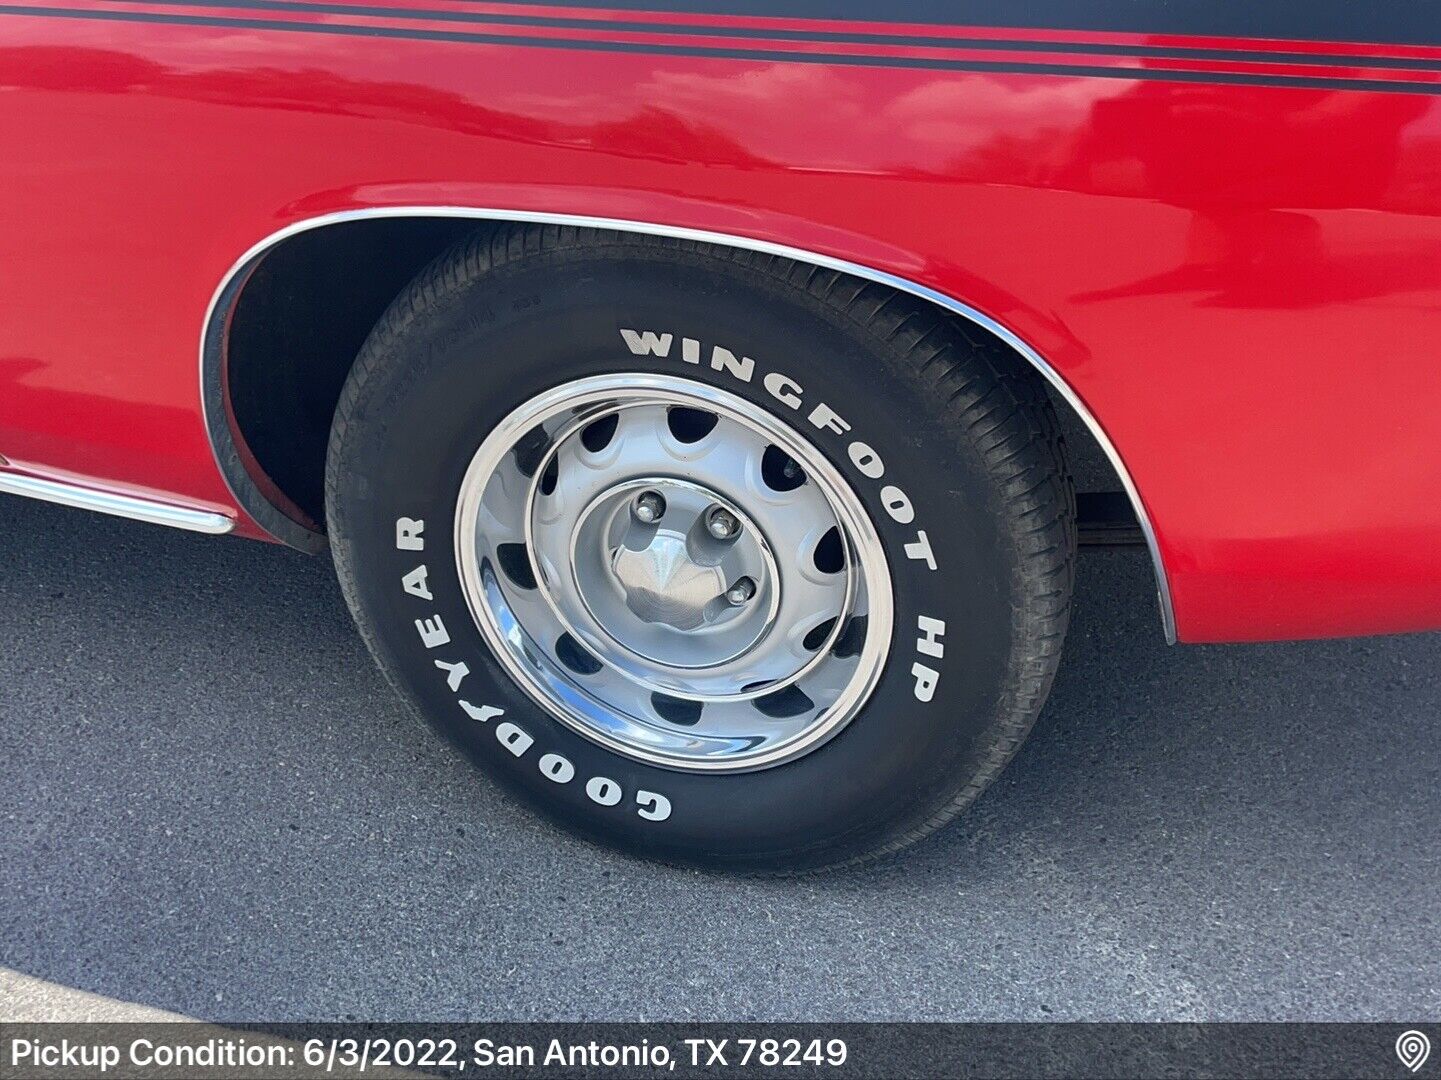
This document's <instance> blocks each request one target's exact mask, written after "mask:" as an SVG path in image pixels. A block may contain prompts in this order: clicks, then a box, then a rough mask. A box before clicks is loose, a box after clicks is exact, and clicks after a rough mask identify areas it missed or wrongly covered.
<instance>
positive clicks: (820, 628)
mask: <svg viewBox="0 0 1441 1080" xmlns="http://www.w3.org/2000/svg"><path fill="white" fill-rule="evenodd" d="M835 625H836V620H835V619H827V620H826V621H825V622H822V623H817V624H816V625H815V626H813V627H811V630H810V632H809V633H808V634H806V636H805V637H804V638H802V639H801V644H802V645H803V646H804V647H805V648H807V649H809V650H810V651H811V652H815V651H816V650H817V649H819V648H820V647H821V646H822V645H824V644H825V643H826V638H828V637H830V636H831V631H832V630H833V629H834V628H835Z"/></svg>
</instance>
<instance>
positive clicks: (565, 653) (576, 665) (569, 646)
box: [555, 633, 600, 675]
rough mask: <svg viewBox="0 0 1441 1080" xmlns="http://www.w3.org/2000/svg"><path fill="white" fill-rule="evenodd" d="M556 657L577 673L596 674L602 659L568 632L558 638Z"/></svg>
mask: <svg viewBox="0 0 1441 1080" xmlns="http://www.w3.org/2000/svg"><path fill="white" fill-rule="evenodd" d="M555 658H556V659H557V660H559V661H560V662H561V663H562V664H564V665H565V666H566V667H568V668H570V670H571V671H573V672H575V673H576V674H577V675H594V674H595V673H596V672H597V671H599V670H600V661H599V660H597V659H596V658H595V657H594V656H591V654H590V653H589V652H587V651H586V649H585V646H583V645H582V644H581V643H580V642H578V641H576V640H575V638H574V637H572V636H571V635H570V634H568V633H565V634H561V635H560V637H559V638H557V639H556V643H555Z"/></svg>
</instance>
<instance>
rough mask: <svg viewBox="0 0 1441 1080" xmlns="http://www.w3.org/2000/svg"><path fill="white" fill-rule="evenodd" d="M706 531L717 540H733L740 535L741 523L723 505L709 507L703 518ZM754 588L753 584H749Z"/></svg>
mask: <svg viewBox="0 0 1441 1080" xmlns="http://www.w3.org/2000/svg"><path fill="white" fill-rule="evenodd" d="M705 527H706V531H707V532H709V533H710V534H711V535H712V536H714V537H715V538H716V539H717V540H734V539H735V538H736V537H737V536H739V535H740V531H741V523H740V522H739V521H738V520H736V516H735V515H734V514H732V513H731V512H730V511H729V510H727V509H726V508H725V507H724V506H714V507H711V511H710V513H709V514H707V515H706V519H705ZM751 588H752V589H754V588H755V586H754V585H752V586H751Z"/></svg>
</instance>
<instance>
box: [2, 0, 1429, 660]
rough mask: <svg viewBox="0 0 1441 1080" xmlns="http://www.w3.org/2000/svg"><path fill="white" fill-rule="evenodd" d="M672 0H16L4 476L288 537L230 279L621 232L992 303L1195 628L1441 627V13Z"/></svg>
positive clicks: (971, 308)
mask: <svg viewBox="0 0 1441 1080" xmlns="http://www.w3.org/2000/svg"><path fill="white" fill-rule="evenodd" d="M654 6H655V7H665V6H667V5H664V4H656V5H654ZM669 6H670V7H672V8H675V7H684V8H688V9H690V10H688V11H675V10H671V11H668V12H659V11H656V10H635V9H624V10H619V9H612V8H596V7H559V6H540V5H535V4H516V3H478V2H472V0H387V4H386V6H384V7H377V6H372V5H361V4H355V3H349V2H347V0H332V2H330V3H289V2H265V0H249V2H245V3H234V4H228V5H227V4H223V3H214V2H210V0H187V2H182V0H173V2H168V3H130V2H119V0H52V2H50V3H48V4H46V5H45V6H43V7H42V6H36V5H35V4H17V3H14V2H12V0H0V455H3V459H4V461H5V465H4V467H3V468H4V473H3V475H5V476H9V477H11V478H12V479H13V478H28V479H31V480H38V481H40V482H41V486H40V487H39V488H34V489H32V491H31V493H35V491H37V490H43V485H44V482H50V483H52V484H53V485H55V488H54V490H57V491H58V490H62V489H63V490H71V489H81V490H89V491H93V492H97V493H102V494H107V495H113V496H118V497H120V498H121V499H122V501H123V499H124V498H126V497H128V498H131V499H134V500H137V501H138V502H139V503H143V504H146V505H150V504H154V505H155V506H159V507H161V508H162V509H163V508H164V507H171V508H174V509H175V510H177V511H178V512H180V513H181V514H194V515H200V517H199V518H197V519H195V520H205V521H215V520H217V519H216V518H214V517H210V516H207V515H219V518H220V519H223V521H222V523H221V525H220V526H219V528H225V527H228V526H229V524H230V522H231V521H233V524H234V529H235V531H236V532H239V533H241V534H244V535H248V536H264V535H265V534H266V531H265V530H264V529H262V528H261V527H260V525H259V524H258V523H257V522H256V521H255V520H254V519H253V517H252V516H251V515H250V514H248V513H247V512H246V511H245V510H244V509H242V508H241V502H242V500H240V499H237V498H236V496H235V495H234V494H233V493H232V489H233V487H234V481H233V479H232V480H231V482H230V483H227V477H226V476H225V475H224V474H223V472H222V468H221V467H220V466H218V465H217V460H216V454H215V452H214V449H213V447H212V438H211V430H210V429H209V428H208V426H207V418H206V414H205V407H204V405H203V404H202V400H203V398H204V396H205V395H206V393H207V392H215V393H219V394H220V395H221V397H222V398H223V389H224V388H223V386H222V387H219V388H218V389H216V388H210V389H209V390H208V388H207V387H206V386H205V385H204V381H205V377H204V376H202V365H201V363H200V362H199V360H198V356H199V354H200V353H201V351H202V349H203V348H206V347H211V348H218V349H220V350H221V351H222V353H223V346H224V333H225V329H226V311H227V310H228V309H227V304H229V303H230V302H231V301H232V300H233V295H234V293H235V292H236V291H237V290H238V289H239V288H243V285H244V275H245V271H243V270H242V271H241V272H240V273H239V274H238V275H237V274H236V270H237V268H241V267H246V266H253V265H254V257H255V256H257V255H260V254H261V253H263V252H264V251H266V250H268V249H269V247H270V246H271V245H273V244H274V243H276V242H278V241H279V240H281V239H283V238H284V237H285V236H288V235H293V234H294V233H295V232H296V231H298V230H302V229H311V228H323V227H325V226H326V225H327V224H328V223H330V222H334V221H338V220H351V219H355V218H358V217H360V216H363V215H364V214H395V215H415V216H424V215H427V214H450V215H466V214H474V215H476V216H489V217H516V218H524V219H533V220H556V221H565V220H579V221H594V220H595V219H605V220H606V221H607V222H609V223H611V224H618V225H619V226H620V227H626V228H637V229H644V230H650V231H693V232H695V233H704V234H709V235H712V236H713V237H715V238H718V239H723V240H724V241H725V242H734V243H739V244H743V245H747V246H752V247H764V248H766V249H768V250H785V251H786V252H787V253H792V254H797V256H798V257H803V258H812V259H814V260H816V261H828V262H829V264H832V265H843V266H845V267H846V268H849V269H853V270H855V271H857V272H865V273H868V274H869V275H871V276H874V277H877V278H880V279H882V280H889V281H893V282H895V283H897V284H899V285H901V287H904V288H909V289H911V290H912V291H915V292H918V293H920V294H922V295H926V296H928V297H929V298H931V299H933V300H936V301H937V302H939V303H943V304H946V305H947V306H951V307H953V308H954V309H956V310H959V311H962V312H963V313H966V314H970V315H974V316H976V317H978V318H981V319H984V320H989V324H990V325H992V326H993V327H994V328H997V329H998V330H1000V331H1001V332H1003V333H1005V334H1006V335H1008V337H1007V339H1008V340H1011V341H1012V342H1013V343H1014V344H1016V345H1017V347H1018V348H1021V349H1023V350H1024V352H1025V355H1026V356H1027V358H1028V359H1031V360H1032V362H1033V363H1035V364H1037V366H1038V367H1040V368H1041V369H1042V370H1043V371H1044V372H1045V373H1046V374H1047V375H1048V377H1050V378H1052V379H1053V381H1054V382H1055V383H1056V384H1057V386H1058V387H1061V388H1063V392H1064V393H1065V394H1066V396H1067V398H1068V400H1070V401H1071V402H1072V404H1073V405H1074V406H1075V407H1076V408H1077V409H1078V411H1080V412H1081V414H1082V415H1083V417H1084V418H1085V419H1086V420H1087V422H1088V423H1089V424H1091V426H1092V429H1093V431H1094V432H1095V433H1096V434H1097V436H1098V438H1099V439H1100V440H1101V441H1102V443H1103V445H1105V446H1106V448H1107V449H1108V450H1110V451H1112V452H1113V462H1114V463H1115V464H1116V465H1117V467H1118V471H1119V472H1120V475H1121V476H1122V477H1123V479H1124V480H1126V481H1128V482H1129V484H1130V485H1131V486H1132V487H1133V489H1134V490H1133V492H1132V495H1133V498H1134V499H1135V500H1136V506H1137V512H1138V515H1139V516H1140V518H1141V520H1142V522H1143V524H1144V525H1145V526H1146V527H1147V528H1148V530H1149V539H1150V541H1151V546H1152V554H1153V557H1154V559H1155V561H1156V564H1157V570H1158V579H1159V580H1158V584H1159V586H1160V590H1161V593H1162V597H1163V607H1164V608H1165V609H1166V613H1167V618H1168V619H1173V620H1174V628H1175V632H1176V634H1177V636H1178V637H1179V638H1180V639H1182V640H1185V641H1222V640H1255V639H1272V638H1290V637H1314V636H1330V635H1345V634H1364V633H1373V632H1388V631H1405V630H1420V629H1434V628H1437V627H1441V558H1438V555H1441V296H1438V286H1441V18H1437V17H1436V16H1435V15H1434V13H1428V12H1427V11H1426V9H1425V8H1424V7H1419V8H1415V9H1412V8H1409V7H1405V8H1403V7H1401V6H1398V7H1396V8H1395V9H1388V10H1385V11H1383V12H1381V13H1379V14H1377V13H1372V14H1368V13H1367V8H1368V6H1367V5H1356V4H1351V5H1344V6H1343V5H1335V4H1332V5H1327V4H1324V3H1323V4H1313V5H1291V4H1287V5H1283V6H1277V7H1276V8H1275V9H1271V8H1268V7H1267V6H1266V5H1264V4H1262V5H1253V7H1254V8H1257V9H1258V10H1256V11H1252V12H1250V13H1249V14H1248V13H1247V12H1245V11H1242V10H1239V9H1236V10H1233V9H1232V7H1231V6H1230V5H1193V6H1192V7H1191V8H1189V9H1188V8H1185V6H1184V5H1183V6H1182V14H1181V15H1176V14H1175V13H1174V10H1173V9H1170V8H1161V7H1156V8H1155V9H1154V10H1153V11H1150V12H1149V13H1148V12H1147V10H1146V9H1145V6H1144V5H1143V6H1141V8H1140V9H1137V10H1136V11H1133V12H1132V13H1131V14H1128V15H1121V16H1112V15H1107V14H1106V12H1107V11H1110V10H1111V9H1112V8H1115V7H1116V5H1105V4H1097V3H1084V4H1070V5H1067V4H1053V5H1046V7H1047V8H1048V9H1050V10H1047V11H1038V10H1036V9H1037V8H1038V5H1036V4H1029V5H1028V4H1019V5H1015V6H1012V5H1004V6H1002V5H995V6H994V7H996V8H999V9H1000V10H995V11H990V12H989V13H987V12H986V11H985V8H986V7H987V6H984V5H979V4H975V3H961V4H955V5H929V6H925V5H915V7H916V9H917V10H915V11H914V12H908V11H907V10H906V5H893V6H892V8H896V7H898V8H899V9H900V10H899V13H897V11H896V10H888V9H887V8H886V7H885V6H884V5H878V4H874V5H871V4H842V5H833V6H831V7H830V9H829V10H830V11H831V12H840V11H844V13H845V14H846V16H847V17H846V18H844V19H842V18H838V17H832V18H826V19H819V18H811V17H806V16H804V15H803V14H800V13H799V11H800V9H799V5H795V4H791V5H786V4H777V5H765V6H761V5H752V6H751V8H750V11H751V12H752V13H747V5H745V4H744V3H737V4H731V5H726V4H724V3H721V4H681V5H669ZM923 7H924V10H921V8H923ZM757 11H769V12H771V14H755V13H754V12H757ZM1097 12H1099V13H1100V14H1097ZM1167 12H1170V14H1167ZM1187 12H1189V14H1186V13H1187ZM1408 12H1414V13H1415V17H1414V18H1411V17H1410V16H1409V15H1407V14H1406V13H1408ZM1368 18H1370V19H1373V20H1374V25H1367V24H1366V20H1367V19H1368ZM997 19H1009V20H1011V21H1012V25H977V24H980V23H994V22H995V21H996V20H997ZM1168 19H1169V20H1170V21H1169V22H1168V21H1167V20H1168ZM897 20H903V21H897ZM1128 20H1129V21H1128ZM1147 20H1149V21H1147ZM1248 20H1249V21H1248ZM227 288H228V290H229V293H228V294H227V293H226V290H227ZM217 298H218V299H217ZM213 305H214V310H212V306H213ZM217 335H218V337H217ZM220 373H221V375H222V376H223V366H222V368H221V372H220ZM214 419H215V418H214V417H212V418H211V420H212V422H213V421H214ZM241 449H242V451H243V446H242V448H241ZM241 456H242V458H243V453H242V455H241ZM251 479H252V480H253V481H254V482H255V483H257V484H259V485H261V486H263V483H264V478H263V477H252V478H251ZM19 486H21V487H23V486H24V485H19ZM15 487H16V485H15V484H12V489H14V488H15ZM219 528H217V530H216V531H219Z"/></svg>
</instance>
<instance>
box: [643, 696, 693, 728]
mask: <svg viewBox="0 0 1441 1080" xmlns="http://www.w3.org/2000/svg"><path fill="white" fill-rule="evenodd" d="M650 705H651V708H653V709H654V710H655V711H656V715H657V716H659V717H660V718H661V719H662V720H665V721H666V722H668V723H671V724H679V725H680V726H681V727H693V726H694V725H695V724H697V723H698V722H699V721H700V714H701V711H702V709H704V707H705V703H704V702H701V701H687V700H686V699H685V698H678V697H671V696H670V695H669V694H660V693H656V694H651V696H650Z"/></svg>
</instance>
